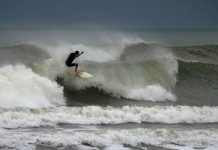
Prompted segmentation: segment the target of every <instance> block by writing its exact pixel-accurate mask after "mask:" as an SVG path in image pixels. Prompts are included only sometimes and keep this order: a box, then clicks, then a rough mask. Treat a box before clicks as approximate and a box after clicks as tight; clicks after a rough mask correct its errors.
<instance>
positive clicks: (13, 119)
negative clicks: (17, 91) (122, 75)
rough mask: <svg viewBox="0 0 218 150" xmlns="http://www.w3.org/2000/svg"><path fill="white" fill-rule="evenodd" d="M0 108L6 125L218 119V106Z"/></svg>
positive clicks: (214, 121)
mask: <svg viewBox="0 0 218 150" xmlns="http://www.w3.org/2000/svg"><path fill="white" fill-rule="evenodd" d="M0 112H1V116H0V127H2V128H17V127H34V126H56V125H57V124H59V123H69V124H88V125H89V124H120V123H128V122H135V123H142V122H150V123H166V124H178V123H190V124H192V123H218V115H217V114H218V108H217V107H206V106H205V107H191V106H175V107H173V106H155V107H137V106H124V107H121V108H114V107H100V106H87V107H54V108H41V109H29V108H20V109H17V108H10V109H6V108H1V109H0Z"/></svg>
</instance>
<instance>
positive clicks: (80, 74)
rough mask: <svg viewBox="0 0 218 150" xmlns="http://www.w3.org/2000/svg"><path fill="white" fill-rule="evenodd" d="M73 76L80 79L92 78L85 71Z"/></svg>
mask: <svg viewBox="0 0 218 150" xmlns="http://www.w3.org/2000/svg"><path fill="white" fill-rule="evenodd" d="M75 76H76V77H80V78H92V77H93V75H91V74H90V73H88V72H85V71H78V73H76V74H75Z"/></svg>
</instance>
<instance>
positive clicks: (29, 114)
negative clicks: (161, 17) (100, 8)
mask: <svg viewBox="0 0 218 150" xmlns="http://www.w3.org/2000/svg"><path fill="white" fill-rule="evenodd" d="M1 32H3V31H1ZM141 32H142V31H141ZM141 32H140V33H139V31H135V32H133V31H131V32H128V34H127V33H125V34H124V33H122V34H121V33H119V34H118V33H110V34H109V35H107V34H105V33H101V32H100V31H99V32H97V33H95V34H94V33H93V32H92V33H89V34H87V36H88V37H89V36H90V34H92V36H93V39H91V40H87V39H88V37H86V36H84V35H86V33H85V32H81V33H79V31H77V32H68V34H64V33H67V32H66V31H63V32H61V31H56V32H52V31H49V32H48V33H51V35H50V36H51V38H49V35H47V34H46V36H45V34H42V31H40V33H38V32H35V31H31V32H30V31H29V32H28V33H26V32H24V31H16V32H12V31H10V33H9V32H8V33H7V32H6V31H4V33H5V34H6V33H7V36H6V37H7V38H6V39H4V38H3V37H1V38H0V39H1V42H0V43H2V46H1V47H0V66H1V67H0V147H1V148H2V149H43V150H44V149H137V150H138V149H139V150H140V149H154V150H159V149H217V148H218V145H217V142H218V128H217V127H218V126H217V125H218V107H217V106H218V101H217V97H218V66H217V65H218V51H217V50H218V45H214V44H217V43H216V39H213V40H210V38H209V39H208V37H209V35H210V33H214V34H215V35H217V34H218V33H217V31H214V32H212V31H208V32H206V31H194V33H193V31H192V32H191V31H189V32H188V31H184V33H183V34H182V35H183V36H181V32H182V31H178V32H176V31H174V32H173V35H174V38H172V36H173V35H172V32H169V31H168V32H167V31H165V32H164V34H163V33H162V32H163V31H161V32H160V33H159V35H160V38H163V36H165V37H166V39H168V41H170V39H175V38H176V37H177V36H176V35H177V34H179V35H180V38H179V39H177V40H181V43H179V44H178V41H177V42H174V44H170V43H166V45H164V44H163V40H162V41H155V40H156V38H154V37H153V41H152V40H148V39H146V34H147V35H148V37H149V38H151V36H149V35H151V33H152V32H148V31H147V32H144V33H143V34H142V33H141ZM30 33H32V35H31V34H30ZM57 33H58V34H57ZM60 33H62V34H60ZM70 33H71V34H70ZM100 33H101V34H100ZM148 33H149V34H148ZM166 33H167V34H166ZM187 33H188V35H191V37H192V38H191V41H192V42H191V41H189V42H188V43H187V41H186V37H185V36H186V34H187ZM19 35H20V38H19ZM24 35H25V36H24ZM30 35H31V38H30ZM34 35H35V37H34ZM54 35H56V38H54ZM142 35H143V36H142ZM153 35H155V36H156V37H158V34H157V32H155V33H154V34H153ZM9 37H13V38H14V39H13V38H12V39H10V38H9ZM40 37H41V38H42V39H43V40H42V39H41V40H39V39H40ZM76 37H78V39H77V38H76ZM82 37H84V40H82ZM196 37H198V40H199V39H201V43H200V44H198V45H195V44H196V41H197V38H196ZM3 39H4V40H3ZM70 39H71V40H70ZM75 39H76V40H75ZM203 39H205V42H204V41H203ZM172 41H173V40H172ZM174 41H176V40H174ZM184 43H185V44H187V45H184ZM191 43H192V44H191ZM204 44H207V45H204ZM211 44H213V45H211ZM176 45H177V46H176ZM190 45H192V46H190ZM69 47H71V48H72V49H74V50H84V51H85V53H84V55H82V56H81V57H80V58H78V60H77V61H78V62H79V64H80V67H81V68H82V69H84V70H86V71H87V72H89V73H91V74H93V75H94V77H93V78H90V79H81V78H76V77H72V76H70V75H68V74H67V73H66V71H65V69H66V67H65V66H64V61H65V59H66V57H67V55H68V54H69V52H70V51H69Z"/></svg>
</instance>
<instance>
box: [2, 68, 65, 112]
mask: <svg viewBox="0 0 218 150" xmlns="http://www.w3.org/2000/svg"><path fill="white" fill-rule="evenodd" d="M0 89H1V92H0V107H8V108H11V107H33V108H37V107H51V106H57V105H64V103H65V102H64V98H63V88H62V87H59V86H58V85H57V83H55V82H52V81H50V80H49V79H47V78H45V77H41V76H39V75H38V74H36V73H34V72H33V71H32V70H31V69H29V68H27V67H25V66H24V65H17V66H11V65H8V66H4V67H2V68H0Z"/></svg>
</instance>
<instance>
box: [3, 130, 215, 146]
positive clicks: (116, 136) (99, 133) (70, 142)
mask: <svg viewBox="0 0 218 150" xmlns="http://www.w3.org/2000/svg"><path fill="white" fill-rule="evenodd" d="M187 137H188V138H187ZM0 141H1V142H0V146H1V147H7V146H8V147H16V148H19V149H23V148H27V147H28V148H29V147H30V146H34V145H44V146H47V147H53V148H54V149H58V148H59V147H61V148H63V147H64V148H67V147H68V148H71V149H73V147H74V146H80V145H82V144H84V143H86V145H90V146H92V147H98V148H100V149H104V148H110V147H111V148H112V147H119V148H122V145H124V144H125V145H131V146H137V145H139V146H140V145H141V146H143V145H144V146H145V145H153V146H159V147H170V146H171V147H173V146H174V147H175V146H181V147H183V146H185V147H186V148H187V147H189V148H194V147H204V148H205V147H218V145H217V142H218V131H217V129H207V130H196V129H194V130H190V129H189V130H178V129H143V128H138V129H123V130H94V131H91V132H88V131H75V130H70V129H69V130H65V131H61V130H58V131H53V132H44V131H43V130H42V131H40V130H39V131H37V132H34V131H28V132H20V131H13V132H7V131H5V130H0ZM145 147H146V146H145ZM75 149H76V148H75Z"/></svg>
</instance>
